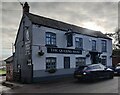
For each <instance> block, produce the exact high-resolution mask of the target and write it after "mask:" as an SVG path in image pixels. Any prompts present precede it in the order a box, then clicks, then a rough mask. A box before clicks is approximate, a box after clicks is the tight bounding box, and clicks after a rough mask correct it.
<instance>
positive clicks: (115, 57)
mask: <svg viewBox="0 0 120 95" xmlns="http://www.w3.org/2000/svg"><path fill="white" fill-rule="evenodd" d="M118 63H120V49H116V50H113V54H112V64H113V66H116V65H117V64H118Z"/></svg>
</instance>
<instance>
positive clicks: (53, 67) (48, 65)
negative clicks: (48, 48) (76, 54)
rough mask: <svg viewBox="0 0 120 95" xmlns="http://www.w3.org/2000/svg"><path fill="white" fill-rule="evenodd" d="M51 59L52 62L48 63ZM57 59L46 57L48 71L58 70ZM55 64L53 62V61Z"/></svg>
mask: <svg viewBox="0 0 120 95" xmlns="http://www.w3.org/2000/svg"><path fill="white" fill-rule="evenodd" d="M48 59H49V61H50V62H47V61H48ZM56 59H57V58H56V57H46V71H48V70H50V69H56V62H57V61H56ZM53 60H54V61H55V62H52V61H53Z"/></svg>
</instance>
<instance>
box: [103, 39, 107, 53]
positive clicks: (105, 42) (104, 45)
mask: <svg viewBox="0 0 120 95" xmlns="http://www.w3.org/2000/svg"><path fill="white" fill-rule="evenodd" d="M102 52H107V41H106V40H102Z"/></svg>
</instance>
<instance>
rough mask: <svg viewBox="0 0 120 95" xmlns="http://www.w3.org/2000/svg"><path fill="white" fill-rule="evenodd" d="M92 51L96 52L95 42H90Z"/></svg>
mask: <svg viewBox="0 0 120 95" xmlns="http://www.w3.org/2000/svg"><path fill="white" fill-rule="evenodd" d="M92 50H93V51H95V50H96V41H95V40H92Z"/></svg>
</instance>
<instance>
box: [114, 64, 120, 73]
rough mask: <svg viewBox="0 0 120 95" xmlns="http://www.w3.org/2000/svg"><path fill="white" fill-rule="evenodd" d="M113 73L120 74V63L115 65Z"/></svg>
mask: <svg viewBox="0 0 120 95" xmlns="http://www.w3.org/2000/svg"><path fill="white" fill-rule="evenodd" d="M114 74H115V75H120V65H118V66H116V67H115V70H114Z"/></svg>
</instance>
